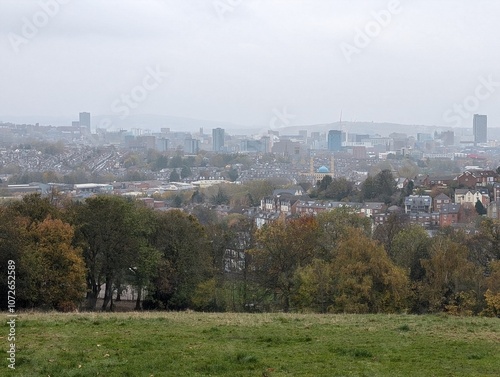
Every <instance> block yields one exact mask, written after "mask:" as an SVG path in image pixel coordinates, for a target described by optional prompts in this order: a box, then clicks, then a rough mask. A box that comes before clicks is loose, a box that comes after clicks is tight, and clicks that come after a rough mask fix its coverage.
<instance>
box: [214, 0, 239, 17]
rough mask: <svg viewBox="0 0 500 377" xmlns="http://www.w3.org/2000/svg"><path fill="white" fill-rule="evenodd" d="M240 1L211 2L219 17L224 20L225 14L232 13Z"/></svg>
mask: <svg viewBox="0 0 500 377" xmlns="http://www.w3.org/2000/svg"><path fill="white" fill-rule="evenodd" d="M242 2H243V0H215V1H214V2H213V3H212V4H213V6H214V9H215V13H217V16H218V17H219V19H220V20H221V21H224V19H225V17H226V14H227V13H228V12H229V13H233V12H234V11H235V10H236V8H238V7H239V6H240V5H241V3H242Z"/></svg>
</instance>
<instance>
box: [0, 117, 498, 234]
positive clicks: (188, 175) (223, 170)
mask: <svg viewBox="0 0 500 377" xmlns="http://www.w3.org/2000/svg"><path fill="white" fill-rule="evenodd" d="M354 126H355V124H354V125H353V124H352V123H342V122H338V123H335V124H332V125H331V128H330V129H328V128H329V127H328V125H322V126H321V127H314V126H311V127H303V128H301V127H298V126H296V127H290V128H279V129H269V130H266V131H262V130H259V131H258V132H257V133H254V134H248V135H245V134H238V133H236V132H234V131H233V132H232V133H229V132H227V131H226V129H224V128H222V127H216V128H213V129H211V130H204V129H203V127H200V129H199V130H198V131H197V132H189V131H186V130H177V129H174V128H173V127H172V128H170V127H161V128H160V130H159V131H158V132H154V131H151V130H146V129H139V128H133V129H130V130H126V129H120V130H109V129H105V128H99V127H96V128H95V131H94V132H92V130H93V128H92V122H91V114H90V113H89V112H81V113H79V115H78V120H75V121H73V122H72V124H71V126H69V125H68V126H59V127H54V126H42V125H40V124H38V123H36V124H14V123H0V135H1V137H0V179H1V180H2V182H3V183H2V186H1V190H2V191H1V193H2V194H1V195H0V196H2V197H3V198H4V199H5V198H20V197H22V196H23V195H25V194H27V193H32V192H39V193H42V194H43V195H48V194H49V193H50V192H52V191H53V190H54V188H57V190H59V191H61V192H63V193H66V194H68V195H70V196H71V197H73V198H85V197H88V196H92V195H95V194H98V193H115V194H118V195H134V196H137V197H140V198H142V199H143V200H146V201H148V199H147V198H152V199H151V206H155V207H159V208H168V207H169V206H171V205H172V202H171V200H172V195H173V194H172V193H174V194H175V193H179V192H185V191H189V190H191V191H193V190H199V189H203V188H206V187H210V186H214V185H220V184H224V183H233V184H234V183H236V184H247V183H249V182H252V181H262V180H271V181H273V180H274V182H278V183H279V184H278V183H276V187H278V186H279V187H282V188H287V187H295V188H296V187H298V186H297V185H302V186H303V188H302V189H300V190H296V191H297V193H296V194H293V195H291V196H290V195H288V194H287V195H285V196H284V197H283V195H278V196H276V197H262V198H255V199H256V200H259V201H261V203H260V205H257V206H256V204H255V203H254V204H253V205H254V208H253V209H252V208H250V207H251V205H249V206H248V208H244V210H246V211H248V213H252V216H255V217H256V218H260V220H258V221H260V225H262V222H265V221H267V220H269V219H271V220H272V219H273V218H275V217H279V216H281V215H283V214H284V215H286V216H288V215H296V214H297V213H313V214H314V213H317V212H320V211H322V210H325V209H328V208H335V207H338V206H339V205H349V206H351V207H353V208H357V210H359V211H360V213H363V214H365V215H366V214H369V216H371V217H372V218H373V221H374V222H375V223H380V222H383V221H384V216H385V215H388V214H389V213H390V210H389V209H390V208H391V204H395V203H389V202H387V203H383V202H380V203H374V202H373V201H371V202H370V201H369V200H364V199H363V198H361V199H359V198H358V199H357V201H356V200H352V198H351V197H345V198H337V199H338V201H331V200H330V201H328V200H326V201H325V199H328V198H315V197H314V196H315V194H314V190H315V189H316V188H317V187H318V184H319V183H320V182H321V181H322V180H323V179H324V178H325V176H330V177H331V178H332V179H340V178H342V179H345V180H348V181H349V182H351V183H352V185H353V186H354V187H355V188H357V190H361V187H362V185H363V183H364V181H365V180H366V179H367V178H368V177H370V176H373V175H374V174H376V173H377V172H380V171H381V170H389V171H390V172H391V173H392V175H393V177H394V180H395V182H396V184H397V187H398V189H400V190H404V189H405V188H406V187H407V186H408V184H409V183H410V182H411V186H412V187H413V189H412V190H410V191H408V195H407V197H406V199H405V200H404V202H401V203H400V206H399V209H400V210H401V211H402V212H405V213H408V214H412V216H410V217H411V219H412V221H414V222H419V223H422V224H423V225H425V226H426V227H431V225H432V226H437V225H439V224H442V223H443V221H442V220H440V215H439V214H440V211H442V208H441V207H442V206H441V205H439V203H435V202H434V201H435V199H436V197H438V198H440V200H444V203H445V204H446V205H457V206H458V207H457V206H455V207H446V206H445V207H446V209H445V211H455V212H456V213H459V212H460V211H461V210H460V208H459V207H460V206H463V205H464V204H467V203H468V204H471V205H472V206H474V205H475V203H476V201H477V200H478V199H479V201H480V202H481V203H482V205H484V208H485V209H486V210H487V213H488V214H489V215H490V216H492V217H496V216H498V215H497V214H498V207H499V203H500V202H499V199H500V198H499V196H498V185H499V184H500V183H499V182H500V179H499V177H500V176H499V174H498V173H499V171H498V167H499V165H500V141H499V140H494V139H492V138H489V137H488V134H489V132H488V131H489V130H488V118H487V115H482V114H475V115H474V118H473V124H472V125H471V126H472V127H471V130H469V132H467V131H465V132H464V130H463V129H460V130H458V129H457V130H453V129H445V128H443V129H438V128H436V129H434V132H432V131H427V132H425V131H426V130H425V129H422V128H420V129H416V130H415V131H416V132H415V133H413V134H409V133H405V132H391V133H389V134H388V135H380V134H378V133H376V132H373V133H371V134H370V133H359V132H353V131H350V130H352V129H354V128H355V127H354ZM373 127H374V128H376V127H377V125H376V124H374V125H373ZM408 129H410V128H408ZM403 130H404V129H403ZM419 131H422V132H419ZM176 159H177V160H176ZM175 160H176V161H177V163H174V162H173V161H175ZM181 170H182V171H181ZM179 173H181V174H179ZM464 176H465V177H469V178H471V180H472V181H473V184H469V182H468V181H464V178H463V177H464ZM485 177H486V178H485ZM306 185H308V186H306ZM464 189H466V190H470V192H469V191H467V192H465V193H464V192H461V191H459V190H464ZM311 190H312V191H313V195H312V196H308V195H309V194H311ZM292 191H294V189H292ZM169 193H170V194H169ZM162 194H165V195H166V197H165V198H169V199H165V198H163V199H165V200H155V199H154V198H156V199H158V198H162V197H161V195H162ZM289 194H290V193H289ZM414 194H417V196H416V197H415V198H414V197H413V195H414ZM169 195H170V196H169ZM439 195H445V196H446V198H444V197H441V196H439ZM464 195H465V196H464ZM351 196H352V195H351ZM463 197H464V198H465V197H466V198H467V199H463ZM285 198H286V199H285ZM418 198H420V199H418ZM459 198H462V199H459ZM313 199H314V200H313ZM341 199H343V202H344V204H342V203H341V202H342V200H341ZM346 199H349V200H346ZM420 202H422V203H425V204H424V205H421V204H418V205H417V204H415V203H420ZM148 203H149V201H148ZM283 203H286V204H283ZM184 204H186V205H187V204H189V203H184ZM178 205H179V203H177V206H178ZM182 205H183V204H182V203H181V206H182ZM255 206H256V207H255ZM188 207H189V206H188ZM393 207H394V206H393ZM283 208H285V209H283ZM408 208H410V209H409V210H408ZM443 208H444V207H443ZM226 210H230V209H227V208H226ZM392 210H395V208H392ZM384 214H385V215H384ZM375 215H377V216H375ZM464 218H465V217H464ZM265 219H267V220H265ZM256 221H257V220H256ZM454 222H455V223H457V222H458V217H457V218H456V219H455V220H454ZM448 225H450V224H448Z"/></svg>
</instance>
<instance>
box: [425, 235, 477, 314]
mask: <svg viewBox="0 0 500 377" xmlns="http://www.w3.org/2000/svg"><path fill="white" fill-rule="evenodd" d="M429 254H430V257H429V259H424V260H422V262H421V263H422V266H423V267H424V269H425V277H424V280H423V284H422V299H424V300H426V305H427V307H428V310H429V311H431V312H439V311H443V310H447V311H450V312H452V313H466V314H471V313H472V312H473V310H474V309H475V307H476V305H477V300H478V298H480V296H481V293H482V291H481V287H482V282H483V274H482V271H481V269H479V268H478V267H477V266H475V265H474V264H473V263H472V262H470V261H469V260H468V250H467V248H466V247H465V245H462V244H459V243H457V242H454V241H452V240H450V239H449V238H447V237H442V236H438V237H436V238H434V239H433V241H432V245H431V247H430V251H429Z"/></svg>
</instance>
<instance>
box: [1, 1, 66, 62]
mask: <svg viewBox="0 0 500 377" xmlns="http://www.w3.org/2000/svg"><path fill="white" fill-rule="evenodd" d="M69 2H71V0H40V1H38V6H39V7H40V9H39V10H37V11H36V12H34V13H33V14H32V15H31V16H30V17H26V16H25V17H22V18H21V23H22V25H21V28H20V30H19V32H17V33H14V32H10V33H8V34H7V38H8V39H9V42H10V45H11V47H12V49H13V50H14V52H15V53H16V54H17V53H18V52H19V51H20V47H21V46H23V45H26V44H28V43H29V42H31V41H32V40H33V39H35V38H36V36H37V35H38V34H39V33H40V31H41V30H42V29H43V28H45V27H46V26H47V25H48V24H49V23H50V20H52V19H53V18H54V17H56V16H57V15H58V14H59V12H60V11H61V5H66V4H68V3H69Z"/></svg>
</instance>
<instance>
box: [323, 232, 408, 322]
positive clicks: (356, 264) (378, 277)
mask: <svg viewBox="0 0 500 377" xmlns="http://www.w3.org/2000/svg"><path fill="white" fill-rule="evenodd" d="M331 264H332V268H333V279H334V282H335V302H334V306H333V310H334V311H336V312H352V313H377V312H396V311H399V310H402V309H404V308H405V306H406V300H407V295H408V290H407V288H408V278H407V275H406V273H405V272H404V270H403V269H401V268H400V267H397V266H396V265H394V263H392V261H391V260H390V259H389V257H388V256H387V253H386V252H385V250H384V248H383V247H382V246H381V245H380V244H378V243H377V242H376V241H373V240H371V239H370V238H368V237H366V235H364V234H363V233H362V232H361V231H360V230H355V229H352V230H349V231H348V233H347V235H346V236H345V237H343V239H342V241H341V242H340V243H339V246H338V248H337V250H336V252H335V257H334V259H333V260H332V262H331Z"/></svg>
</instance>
